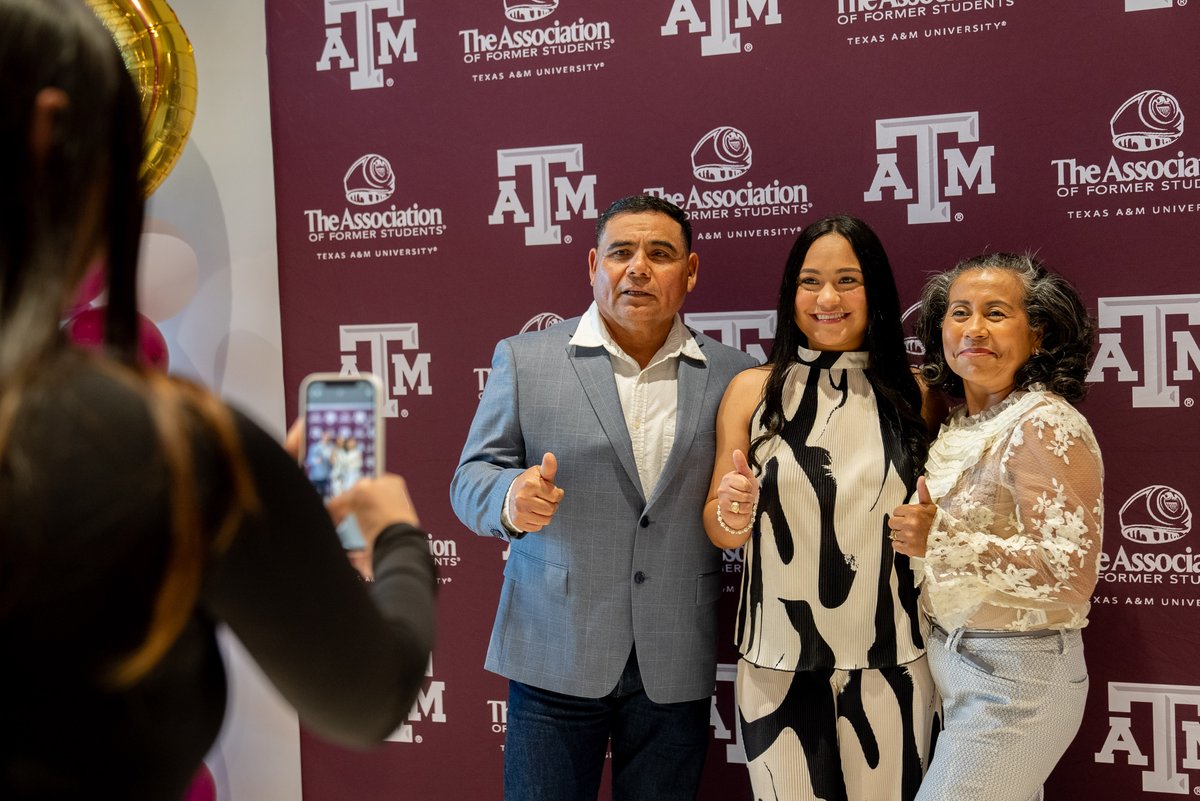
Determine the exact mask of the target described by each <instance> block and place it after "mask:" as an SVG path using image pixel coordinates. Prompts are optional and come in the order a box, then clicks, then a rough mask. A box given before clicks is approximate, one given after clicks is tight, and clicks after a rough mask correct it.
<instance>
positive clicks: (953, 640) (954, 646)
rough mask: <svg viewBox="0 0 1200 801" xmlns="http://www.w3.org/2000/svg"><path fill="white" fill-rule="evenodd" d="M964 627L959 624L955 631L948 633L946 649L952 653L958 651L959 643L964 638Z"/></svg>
mask: <svg viewBox="0 0 1200 801" xmlns="http://www.w3.org/2000/svg"><path fill="white" fill-rule="evenodd" d="M962 635H963V627H962V626H959V627H958V628H956V629H955V630H954V631H952V632H950V633H949V634H947V635H946V650H947V651H949V652H950V653H958V645H959V642H960V641H961V640H962Z"/></svg>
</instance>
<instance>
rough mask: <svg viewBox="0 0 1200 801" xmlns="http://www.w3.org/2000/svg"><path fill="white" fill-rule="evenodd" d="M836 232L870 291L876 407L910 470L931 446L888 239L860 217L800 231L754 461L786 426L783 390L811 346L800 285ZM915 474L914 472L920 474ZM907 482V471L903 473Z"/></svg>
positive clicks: (780, 309)
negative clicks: (803, 326) (808, 262)
mask: <svg viewBox="0 0 1200 801" xmlns="http://www.w3.org/2000/svg"><path fill="white" fill-rule="evenodd" d="M828 234H836V235H838V236H840V237H842V238H844V239H845V240H846V241H847V242H849V243H850V247H851V249H852V250H853V251H854V255H855V257H856V258H857V259H858V264H859V267H861V268H862V273H863V284H864V286H865V288H866V293H867V331H866V335H865V337H864V338H863V342H864V344H865V345H866V350H867V352H868V354H869V357H870V366H869V367H868V368H867V370H866V376H867V380H869V381H870V382H871V386H872V387H873V388H874V390H875V396H876V399H877V402H878V404H879V413H880V415H881V416H882V418H883V420H884V422H885V424H887V425H889V426H890V427H892V428H893V430H894V431H895V433H896V434H897V435H898V439H899V440H900V441H901V442H902V443H903V444H904V446H905V447H904V451H905V453H906V454H907V455H908V457H909V458H910V460H911V461H910V464H909V467H911V469H912V471H920V469H921V468H922V466H923V465H924V463H925V454H926V452H927V450H928V447H929V435H928V430H927V428H926V425H925V421H924V419H923V418H922V417H921V389H920V387H919V386H918V385H917V382H916V379H915V378H914V377H913V373H912V369H911V368H910V367H909V365H908V355H907V352H906V351H905V349H904V330H903V327H902V324H901V321H900V296H899V293H898V292H897V291H896V281H895V278H894V277H893V276H892V266H891V263H890V262H889V261H888V257H887V253H886V252H885V251H884V249H883V244H882V243H881V242H880V241H879V237H878V236H876V235H875V232H874V231H872V230H871V229H870V227H868V226H867V224H866V223H864V222H863V221H862V220H859V219H857V218H855V217H848V216H845V215H835V216H832V217H826V218H824V219H822V220H818V221H816V222H814V223H812V224H811V225H809V226H808V227H807V228H805V229H804V230H803V231H801V232H800V235H799V236H798V237H796V242H795V244H793V245H792V250H791V252H790V253H789V254H788V258H787V264H786V265H785V266H784V269H783V279H782V280H781V281H780V284H779V304H778V306H777V308H776V315H777V323H776V332H775V344H774V345H773V346H772V347H771V356H770V358H768V359H767V364H768V365H769V366H770V368H771V372H770V374H769V375H768V376H767V381H766V384H765V385H764V387H763V411H762V426H763V433H762V434H761V435H760V436H758V437H756V438H755V440H754V441H753V442H752V443H751V444H750V453H749V454H748V457H749V460H750V463H751V464H752V465H757V464H758V463H757V461H756V458H755V453H756V451H757V450H758V448H759V447H760V446H761V445H762V444H763V443H764V442H766V441H767V440H768V439H770V438H772V437H775V436H778V435H779V433H780V432H781V431H782V429H783V423H784V417H783V389H784V385H785V383H786V378H787V372H788V368H789V367H791V366H792V364H794V363H795V362H796V361H798V360H799V354H798V353H797V349H798V348H800V347H808V338H807V337H806V336H805V335H804V333H803V332H802V331H801V330H800V326H798V325H797V324H796V289H797V287H798V286H799V279H800V269H801V267H803V266H804V259H805V257H806V256H807V255H808V249H809V248H810V247H812V244H813V243H814V242H816V241H817V240H818V239H820V238H821V237H823V236H826V235H828ZM916 474H917V472H913V473H912V475H913V476H915V475H916ZM905 478H906V480H907V479H908V478H909V476H905Z"/></svg>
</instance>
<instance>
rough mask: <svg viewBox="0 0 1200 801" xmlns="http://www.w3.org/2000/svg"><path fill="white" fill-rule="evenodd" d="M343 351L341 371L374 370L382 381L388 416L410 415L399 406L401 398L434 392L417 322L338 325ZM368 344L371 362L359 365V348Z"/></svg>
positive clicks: (426, 355)
mask: <svg viewBox="0 0 1200 801" xmlns="http://www.w3.org/2000/svg"><path fill="white" fill-rule="evenodd" d="M338 332H339V338H340V346H341V351H342V369H341V374H342V375H358V374H359V373H361V372H366V373H374V374H375V375H377V376H379V378H380V380H381V381H383V384H384V387H385V388H386V391H387V395H388V397H387V399H386V400H385V401H384V404H383V413H384V416H386V417H408V410H407V409H404V410H401V409H400V403H399V400H398V399H399V398H400V397H404V396H406V395H408V394H409V392H413V391H415V393H416V394H417V395H431V394H433V387H432V386H431V385H430V383H429V362H430V360H431V357H430V354H428V353H421V352H419V351H418V337H417V324H416V323H384V324H380V325H342V326H338ZM363 345H366V348H367V351H368V352H369V353H370V361H371V363H370V365H369V366H368V369H366V370H363V369H362V368H361V366H360V365H359V361H358V356H359V349H360V348H361V347H362V346H363Z"/></svg>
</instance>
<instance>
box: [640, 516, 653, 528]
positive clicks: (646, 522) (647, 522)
mask: <svg viewBox="0 0 1200 801" xmlns="http://www.w3.org/2000/svg"><path fill="white" fill-rule="evenodd" d="M638 525H639V526H641V527H642V528H650V518H648V517H643V518H642V519H641V520H640V521H638Z"/></svg>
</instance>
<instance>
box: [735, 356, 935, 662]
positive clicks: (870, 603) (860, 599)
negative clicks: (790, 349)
mask: <svg viewBox="0 0 1200 801" xmlns="http://www.w3.org/2000/svg"><path fill="white" fill-rule="evenodd" d="M799 357H800V361H799V362H797V363H796V364H794V365H792V366H791V367H790V368H789V371H788V374H787V382H786V384H785V386H784V390H783V413H784V420H785V422H784V425H783V430H782V431H781V433H780V435H779V436H776V437H773V438H772V439H770V440H769V441H767V442H765V443H763V444H762V445H761V446H760V447H759V448H758V450H757V452H756V454H755V456H756V461H757V462H758V464H759V468H757V469H756V471H757V473H758V478H759V484H760V490H759V505H758V512H757V516H756V520H755V527H754V532H753V533H752V535H751V537H750V540H748V541H747V543H746V546H745V547H746V554H745V567H744V570H743V574H742V589H741V599H740V604H739V609H738V625H737V635H736V641H737V646H738V650H739V651H740V652H741V654H742V656H743V657H744V658H745V659H746V660H748V661H750V662H752V663H753V664H755V665H758V666H760V667H766V668H774V669H777V670H793V671H794V670H816V669H823V668H838V669H843V670H852V669H859V668H880V667H890V666H894V665H898V664H904V663H906V662H910V661H912V660H914V659H917V658H919V657H920V656H921V655H922V654H923V653H924V652H925V642H924V638H923V636H922V634H921V631H920V626H919V624H918V618H919V614H918V611H917V609H918V592H917V588H916V582H915V581H914V576H913V571H912V567H910V565H909V559H908V557H907V556H903V555H898V554H896V553H895V552H894V551H893V550H892V548H891V542H890V540H889V539H888V526H887V521H888V517H889V516H890V515H891V512H892V510H893V509H895V508H896V506H897V505H899V504H901V503H904V502H905V500H906V499H907V497H908V496H909V494H910V493H911V492H912V491H913V489H914V488H915V485H916V484H915V482H916V475H915V473H913V472H912V469H911V467H908V465H909V464H910V462H909V460H908V459H907V458H905V454H904V452H903V444H902V441H901V439H900V436H899V433H898V426H897V425H896V424H890V423H888V422H885V421H883V420H882V419H881V418H880V414H879V406H878V403H877V401H876V396H875V390H874V388H873V387H872V386H871V384H870V382H869V381H868V380H867V377H866V374H865V372H864V371H865V368H866V367H867V364H868V356H867V354H866V353H864V352H851V353H840V352H832V351H831V352H820V351H811V350H807V349H805V348H801V349H800V350H799ZM762 411H763V409H762V405H761V404H760V405H759V407H758V409H756V410H755V412H754V415H753V417H752V418H751V421H750V439H751V442H753V441H754V439H755V438H756V437H758V436H760V435H761V434H762V433H763V426H762V419H761V417H762Z"/></svg>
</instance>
